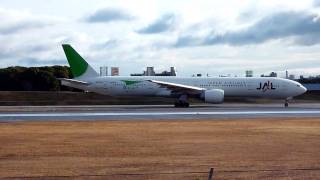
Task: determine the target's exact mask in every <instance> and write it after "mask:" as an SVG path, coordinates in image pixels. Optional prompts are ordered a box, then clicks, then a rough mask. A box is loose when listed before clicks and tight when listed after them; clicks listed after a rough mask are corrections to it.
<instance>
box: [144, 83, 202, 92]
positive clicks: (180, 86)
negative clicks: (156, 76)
mask: <svg viewBox="0 0 320 180" xmlns="http://www.w3.org/2000/svg"><path fill="white" fill-rule="evenodd" d="M148 81H149V82H152V83H155V84H158V85H159V86H160V87H164V88H167V89H170V90H172V91H174V92H183V93H187V94H200V93H202V92H203V91H204V90H206V89H204V88H199V87H195V86H188V85H183V84H177V83H170V82H164V81H157V80H148Z"/></svg>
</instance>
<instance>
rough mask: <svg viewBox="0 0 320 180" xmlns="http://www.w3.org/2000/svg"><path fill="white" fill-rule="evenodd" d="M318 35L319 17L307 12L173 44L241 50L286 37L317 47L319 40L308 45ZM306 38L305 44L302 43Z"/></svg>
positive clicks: (285, 14)
mask: <svg viewBox="0 0 320 180" xmlns="http://www.w3.org/2000/svg"><path fill="white" fill-rule="evenodd" d="M319 35H320V22H319V19H318V15H316V14H311V13H308V12H291V11H290V12H280V13H276V14H273V15H270V16H267V17H264V18H262V19H260V20H259V21H257V22H256V23H254V24H253V25H251V26H249V27H247V28H244V29H241V30H238V31H230V32H226V33H224V34H216V33H215V31H214V30H213V31H212V32H211V33H209V34H208V35H206V36H201V37H199V36H198V37H197V36H194V35H185V36H180V37H179V38H178V40H177V41H176V43H175V46H176V47H185V46H205V45H216V44H229V45H233V46H242V45H249V44H260V43H264V42H266V41H270V40H277V39H283V38H287V37H295V38H297V40H296V41H294V42H295V43H297V44H301V45H306V44H309V45H310V44H317V43H319V42H320V41H319V40H320V39H319V38H314V39H313V40H314V41H310V36H311V39H312V36H314V37H318V36H319ZM304 37H305V38H306V39H305V40H306V43H302V42H304Z"/></svg>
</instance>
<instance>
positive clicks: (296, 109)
mask: <svg viewBox="0 0 320 180" xmlns="http://www.w3.org/2000/svg"><path fill="white" fill-rule="evenodd" d="M281 117H320V103H319V104H318V103H310V104H308V103H305V104H301V103H300V104H290V107H289V108H284V107H283V105H282V104H222V105H193V106H191V107H190V108H174V107H172V105H154V106H150V105H128V106H126V105H125V106H123V105H119V106H0V122H15V121H87V120H89V121H94V120H171V119H177V120H192V119H198V120H201V119H206V120H207V119H211V120H216V119H244V118H252V119H253V118H281Z"/></svg>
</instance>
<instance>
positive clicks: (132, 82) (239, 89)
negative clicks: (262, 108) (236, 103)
mask: <svg viewBox="0 0 320 180" xmlns="http://www.w3.org/2000/svg"><path fill="white" fill-rule="evenodd" d="M148 80H158V81H164V82H169V83H176V84H182V85H187V86H193V87H199V88H203V89H206V90H210V89H221V90H223V91H224V95H225V96H226V97H228V96H233V97H261V98H278V99H285V98H288V97H294V96H298V95H300V94H303V93H304V92H306V88H305V87H303V86H302V85H301V84H300V83H298V82H295V81H291V80H287V79H282V78H269V77H261V78H229V77H228V78H227V77H219V78H210V77H190V78H183V77H150V76H141V77H132V76H129V77H121V76H118V77H110V76H106V77H95V78H89V79H85V81H86V82H88V83H89V85H87V86H74V85H72V84H68V83H67V84H65V85H67V86H71V87H75V88H79V89H83V90H86V91H91V92H96V93H100V94H105V95H111V96H165V97H170V96H174V92H173V91H172V90H169V89H168V88H165V87H161V86H160V85H158V84H155V83H152V82H150V81H148Z"/></svg>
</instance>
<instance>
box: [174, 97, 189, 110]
mask: <svg viewBox="0 0 320 180" xmlns="http://www.w3.org/2000/svg"><path fill="white" fill-rule="evenodd" d="M189 106H190V104H189V102H188V96H187V95H181V96H180V97H179V99H177V101H176V102H175V103H174V107H179V108H188V107H189Z"/></svg>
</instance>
